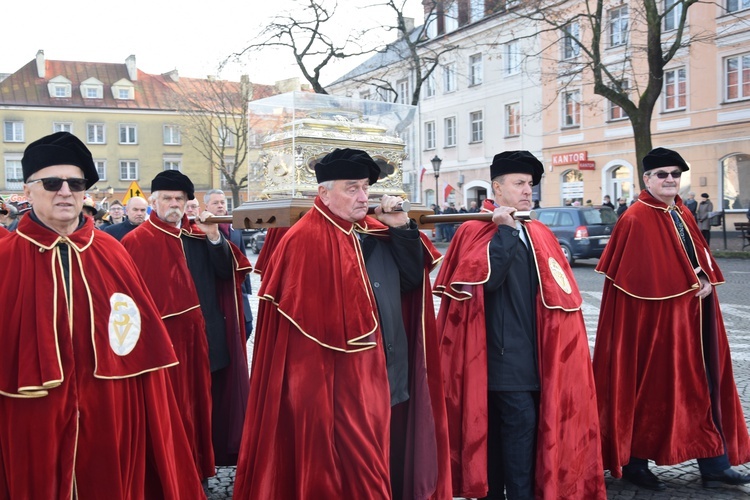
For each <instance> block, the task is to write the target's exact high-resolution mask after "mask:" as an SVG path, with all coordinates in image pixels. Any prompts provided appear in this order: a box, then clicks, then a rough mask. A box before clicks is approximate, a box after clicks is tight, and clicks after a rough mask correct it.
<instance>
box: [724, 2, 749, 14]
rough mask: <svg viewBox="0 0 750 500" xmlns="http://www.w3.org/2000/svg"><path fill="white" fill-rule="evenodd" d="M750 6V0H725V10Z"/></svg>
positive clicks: (734, 10)
mask: <svg viewBox="0 0 750 500" xmlns="http://www.w3.org/2000/svg"><path fill="white" fill-rule="evenodd" d="M747 8H750V0H727V12H737V11H738V10H743V9H747Z"/></svg>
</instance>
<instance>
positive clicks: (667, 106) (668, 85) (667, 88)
mask: <svg viewBox="0 0 750 500" xmlns="http://www.w3.org/2000/svg"><path fill="white" fill-rule="evenodd" d="M685 106H687V76H686V70H685V68H678V69H671V70H669V71H665V72H664V110H665V111H672V110H675V109H685Z"/></svg>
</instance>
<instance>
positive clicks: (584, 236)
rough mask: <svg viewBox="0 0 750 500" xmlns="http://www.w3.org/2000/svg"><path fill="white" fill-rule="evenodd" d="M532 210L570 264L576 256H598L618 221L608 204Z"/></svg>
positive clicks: (600, 254)
mask: <svg viewBox="0 0 750 500" xmlns="http://www.w3.org/2000/svg"><path fill="white" fill-rule="evenodd" d="M535 212H536V213H537V220H539V221H540V222H542V223H544V224H545V225H546V226H548V227H549V228H550V229H551V230H552V232H553V233H555V236H557V241H559V242H560V247H561V248H562V251H563V253H564V254H565V258H566V259H567V260H568V263H570V264H573V262H574V261H575V260H576V259H598V258H599V257H601V256H602V252H603V251H604V247H605V246H606V245H607V242H608V241H609V236H610V235H611V234H612V228H613V227H614V225H615V222H617V215H615V211H614V210H612V209H611V208H609V207H550V208H537V209H536V210H535Z"/></svg>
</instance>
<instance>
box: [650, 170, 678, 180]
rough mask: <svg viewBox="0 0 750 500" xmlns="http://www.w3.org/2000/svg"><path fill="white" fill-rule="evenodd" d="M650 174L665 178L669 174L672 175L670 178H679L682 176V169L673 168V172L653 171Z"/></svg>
mask: <svg viewBox="0 0 750 500" xmlns="http://www.w3.org/2000/svg"><path fill="white" fill-rule="evenodd" d="M651 175H655V176H656V177H658V178H659V179H666V178H667V177H669V176H670V175H671V176H672V179H679V178H680V177H682V170H675V171H674V172H655V173H653V174H651Z"/></svg>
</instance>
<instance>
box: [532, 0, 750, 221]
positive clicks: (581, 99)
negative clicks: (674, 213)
mask: <svg viewBox="0 0 750 500" xmlns="http://www.w3.org/2000/svg"><path fill="white" fill-rule="evenodd" d="M675 4H678V2H674V1H670V0H667V1H666V2H665V1H662V2H661V6H660V9H661V10H660V13H661V15H662V16H663V19H662V40H663V42H664V46H666V45H667V44H668V43H669V42H670V40H671V39H672V37H673V36H674V35H675V32H676V28H677V27H678V26H679V17H680V14H681V11H680V9H679V5H677V6H675ZM639 7H640V6H639V2H613V3H612V4H611V5H610V4H606V3H605V9H604V13H603V19H602V22H603V24H604V25H605V26H606V30H603V36H602V45H601V47H602V50H603V51H604V53H605V57H604V61H605V62H606V63H607V65H608V67H610V68H617V69H619V70H620V73H619V74H621V75H622V78H623V80H622V81H623V83H624V84H625V85H626V87H627V88H631V89H633V92H634V95H633V99H637V98H638V94H637V89H638V88H639V85H642V84H643V78H642V75H643V74H644V71H645V68H646V65H645V61H644V59H643V57H644V56H643V54H644V52H643V49H642V48H641V47H642V46H643V44H644V43H645V39H644V38H645V33H644V29H643V28H644V26H643V24H642V21H641V19H642V18H641V16H639V14H638V13H639ZM670 8H672V10H670ZM665 9H666V10H665ZM748 22H750V3H749V2H738V1H734V0H725V1H724V2H723V4H722V3H719V4H715V3H700V2H699V3H696V4H694V5H692V6H691V7H690V9H689V10H688V12H687V22H686V24H685V31H684V34H683V38H684V40H685V41H686V44H685V46H683V47H682V48H680V49H679V50H678V51H677V53H676V55H675V57H674V58H673V59H672V60H671V61H670V62H669V63H668V64H667V66H666V67H665V73H664V84H663V88H662V92H661V94H660V96H659V99H658V101H657V103H656V107H655V109H654V113H653V118H652V121H651V132H652V143H653V146H654V147H666V148H669V149H673V150H676V151H678V152H679V153H680V154H681V155H682V156H683V157H684V158H685V160H686V161H687V162H688V163H689V164H690V171H688V172H686V173H685V174H684V175H683V177H682V181H681V194H682V195H683V196H684V195H686V194H687V193H688V192H690V191H692V192H694V193H696V194H697V195H698V198H697V199H698V201H700V200H701V198H700V194H702V193H706V194H708V195H709V199H711V200H712V201H713V205H714V209H715V210H721V209H724V210H725V211H726V212H727V214H728V215H727V220H728V221H730V222H731V221H733V220H744V218H745V212H746V211H747V210H748V208H750V155H749V154H748V153H750V147H749V146H748V144H749V143H748V139H750V132H748V124H749V120H750V30H748ZM580 29H581V30H584V29H585V27H581V28H580ZM577 30H578V27H576V28H575V29H574V31H576V32H577ZM581 36H583V37H584V38H585V34H584V33H582V34H581ZM572 45H574V44H573V43H571V42H570V41H568V40H566V38H565V36H563V37H559V38H558V43H557V44H549V45H547V47H548V48H547V50H546V52H545V55H544V57H545V60H553V61H557V64H555V65H551V66H550V67H549V68H548V69H549V73H548V74H547V75H546V76H545V77H543V78H542V79H541V81H542V82H544V102H545V104H546V107H545V109H546V111H545V114H544V117H543V120H542V123H543V126H544V159H545V166H546V168H547V172H546V175H545V177H546V178H545V183H544V189H543V199H544V202H545V203H546V204H547V205H561V204H563V203H565V202H570V201H575V200H578V201H580V202H581V203H584V202H585V200H592V201H593V202H594V203H595V204H597V203H601V200H602V197H603V196H604V195H609V196H610V197H611V199H612V200H613V201H614V200H616V199H617V198H620V197H622V198H625V199H626V200H627V201H628V202H630V201H631V200H632V199H634V198H635V197H637V195H638V192H639V191H640V183H639V181H640V179H639V174H638V169H637V161H636V154H635V146H634V138H633V129H632V127H631V125H630V121H629V120H628V117H627V116H626V115H625V114H624V113H623V111H622V109H621V108H619V107H618V106H615V105H614V104H612V103H611V102H609V101H608V100H606V99H604V98H603V97H601V96H597V95H594V92H593V82H592V81H591V79H590V78H587V74H586V73H583V74H582V75H581V76H580V78H576V79H574V80H573V81H572V82H569V80H568V79H567V76H566V75H565V72H564V71H563V68H564V67H565V65H566V64H570V63H571V62H572V63H573V64H575V61H576V58H578V57H579V55H580V54H579V52H580V48H578V49H576V48H575V47H574V48H573V50H571V46H572ZM639 54H640V58H639V57H638V56H639ZM628 68H629V69H628ZM555 72H557V75H555V74H554V73H555ZM563 80H564V81H563Z"/></svg>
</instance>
